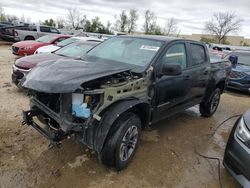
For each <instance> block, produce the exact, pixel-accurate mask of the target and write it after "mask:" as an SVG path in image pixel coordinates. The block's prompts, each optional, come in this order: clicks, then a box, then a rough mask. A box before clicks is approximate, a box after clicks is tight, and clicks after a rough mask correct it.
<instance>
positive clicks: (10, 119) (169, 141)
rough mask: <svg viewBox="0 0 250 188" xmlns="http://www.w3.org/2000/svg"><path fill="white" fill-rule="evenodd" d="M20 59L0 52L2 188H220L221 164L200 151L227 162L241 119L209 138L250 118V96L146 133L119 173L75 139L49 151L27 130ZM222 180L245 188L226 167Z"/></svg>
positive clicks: (228, 97)
mask: <svg viewBox="0 0 250 188" xmlns="http://www.w3.org/2000/svg"><path fill="white" fill-rule="evenodd" d="M15 58H16V57H15V56H14V55H12V54H11V50H10V46H9V45H1V46H0V78H1V80H0V103H1V107H0V118H1V121H0V188H2V187H4V188H5V187H174V188H175V187H177V188H182V187H185V188H189V187H190V188H193V187H208V188H217V187H219V183H218V174H217V170H218V169H217V164H216V161H208V160H206V159H203V158H201V157H199V156H198V155H197V154H195V152H194V148H195V147H196V148H197V150H199V152H200V153H202V154H205V155H208V156H213V157H219V158H220V159H221V160H222V158H223V152H224V148H225V144H226V141H227V138H228V135H229V132H230V130H231V128H232V125H233V123H234V122H235V119H232V120H230V121H228V122H227V123H225V124H224V125H223V126H222V127H221V128H220V129H219V130H218V131H217V132H216V134H215V136H214V137H213V138H212V139H210V140H209V141H207V139H208V137H209V134H211V133H212V132H213V128H215V127H216V126H217V125H219V123H220V122H222V121H223V120H225V119H226V118H228V117H230V116H232V115H236V114H241V113H243V112H245V111H246V110H247V109H248V108H249V107H250V97H249V96H248V95H244V94H238V93H237V94H236V93H226V94H224V95H222V98H221V103H220V106H219V108H218V110H217V112H216V113H215V115H214V116H213V117H211V118H203V117H200V114H199V112H198V108H197V107H193V108H191V109H188V110H187V111H185V112H182V113H180V114H178V115H176V116H174V117H171V118H169V119H167V120H164V121H161V122H160V123H158V124H156V125H155V126H154V127H153V130H151V131H144V132H143V135H142V138H141V143H140V146H139V149H138V151H137V153H136V155H135V158H134V160H133V161H132V163H131V165H129V167H128V168H127V169H126V170H123V171H122V172H120V173H117V172H115V171H113V170H110V169H107V168H105V167H104V166H101V165H100V164H99V163H98V160H97V159H96V155H95V154H94V153H93V152H91V151H90V150H89V149H87V148H86V147H83V146H80V145H79V144H76V143H75V142H74V141H73V139H68V140H66V141H65V142H63V145H62V147H61V148H60V149H53V150H48V149H47V144H48V143H47V141H46V140H44V138H42V137H41V136H40V135H39V134H38V133H37V132H36V131H34V130H33V129H32V128H30V127H27V126H21V122H22V120H21V116H20V114H21V110H22V109H25V110H27V109H28V105H29V101H28V97H27V95H26V93H25V92H24V91H21V90H19V89H17V88H16V87H15V86H14V85H12V84H11V81H10V80H11V78H10V75H11V74H10V73H11V65H12V63H13V62H14V60H15ZM221 176H222V184H223V185H224V187H227V188H238V187H240V186H239V185H238V184H237V183H236V182H235V180H234V179H233V178H232V177H231V176H230V175H229V174H228V173H227V172H226V170H225V169H224V167H223V166H222V165H221Z"/></svg>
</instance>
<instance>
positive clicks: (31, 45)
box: [12, 34, 72, 56]
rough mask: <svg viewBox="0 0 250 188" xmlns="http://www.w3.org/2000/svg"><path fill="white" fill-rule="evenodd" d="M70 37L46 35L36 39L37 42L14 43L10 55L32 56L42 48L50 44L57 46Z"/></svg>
mask: <svg viewBox="0 0 250 188" xmlns="http://www.w3.org/2000/svg"><path fill="white" fill-rule="evenodd" d="M70 37H72V36H71V35H62V34H54V35H46V36H43V37H40V38H38V39H37V40H28V41H21V42H16V43H14V44H13V45H12V53H13V54H15V55H19V56H26V55H32V54H34V52H35V51H36V50H37V49H38V48H40V47H42V46H47V45H50V44H57V43H59V42H61V41H63V40H65V39H67V38H70Z"/></svg>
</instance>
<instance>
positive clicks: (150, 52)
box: [88, 37, 163, 67]
mask: <svg viewBox="0 0 250 188" xmlns="http://www.w3.org/2000/svg"><path fill="white" fill-rule="evenodd" d="M162 44H163V43H162V42H160V41H156V40H152V39H140V38H129V37H114V38H111V39H109V40H107V41H105V42H103V43H101V44H100V45H98V46H97V47H95V48H93V49H92V50H91V51H89V52H88V56H92V57H97V58H101V59H105V60H110V61H115V62H121V63H127V64H132V65H136V66H140V67H143V66H146V65H148V64H149V62H150V61H151V60H152V58H153V57H154V56H155V54H156V53H157V51H158V50H159V49H160V47H161V46H162Z"/></svg>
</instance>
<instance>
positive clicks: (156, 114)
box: [23, 36, 226, 170]
mask: <svg viewBox="0 0 250 188" xmlns="http://www.w3.org/2000/svg"><path fill="white" fill-rule="evenodd" d="M225 84H226V70H225V68H222V67H221V66H220V65H219V64H211V63H210V58H209V54H208V50H207V47H206V45H204V44H203V43H200V42H195V41H190V40H184V39H177V38H167V37H163V36H118V37H113V38H111V39H109V40H107V41H105V42H103V43H101V44H99V45H98V46H97V47H95V48H93V49H92V50H90V51H89V52H88V54H87V55H86V56H84V57H82V58H81V59H79V60H58V61H48V62H43V63H41V64H38V66H37V67H36V68H34V69H33V70H32V71H31V72H30V73H29V74H28V75H27V77H26V80H25V81H24V83H23V87H25V88H27V89H28V90H29V95H30V101H31V108H30V110H28V111H23V120H24V121H23V123H24V124H27V125H30V126H32V127H34V128H35V129H36V130H37V131H39V132H40V133H41V134H42V135H43V136H45V137H46V138H47V139H48V140H49V141H50V144H49V146H50V147H54V146H56V145H58V144H59V143H61V141H62V140H63V139H65V138H67V137H68V136H71V135H72V136H73V137H74V138H75V139H76V140H77V141H78V142H80V143H82V144H85V145H87V146H88V147H89V148H91V149H93V150H94V151H95V152H96V153H97V154H98V157H99V159H100V160H101V161H102V162H103V163H104V164H105V165H106V166H108V167H115V168H116V169H117V170H121V169H124V168H125V167H126V166H127V165H128V164H129V162H130V161H131V159H132V158H133V156H134V154H135V151H136V148H137V147H138V143H139V137H140V134H141V130H142V129H144V128H147V127H149V126H150V125H151V124H154V123H155V122H158V121H160V120H162V119H164V118H166V117H169V116H172V115H174V114H176V113H177V112H180V111H182V110H185V109H187V108H189V107H191V106H194V105H197V104H199V105H200V112H201V114H202V115H203V116H206V117H209V116H212V115H213V114H214V113H215V111H216V109H217V107H218V105H219V101H220V95H221V94H222V93H223V90H224V88H225ZM34 116H37V117H38V119H39V120H40V121H41V122H43V123H44V124H46V126H48V127H49V131H48V129H47V128H44V127H41V126H39V125H38V124H37V123H35V120H34V119H33V117H34Z"/></svg>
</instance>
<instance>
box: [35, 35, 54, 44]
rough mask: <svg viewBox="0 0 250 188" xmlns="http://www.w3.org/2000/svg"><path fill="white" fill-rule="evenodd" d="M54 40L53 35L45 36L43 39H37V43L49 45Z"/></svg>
mask: <svg viewBox="0 0 250 188" xmlns="http://www.w3.org/2000/svg"><path fill="white" fill-rule="evenodd" d="M53 39H54V36H53V35H45V36H43V37H40V38H38V39H36V41H37V42H43V43H49V42H50V41H52V40H53Z"/></svg>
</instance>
